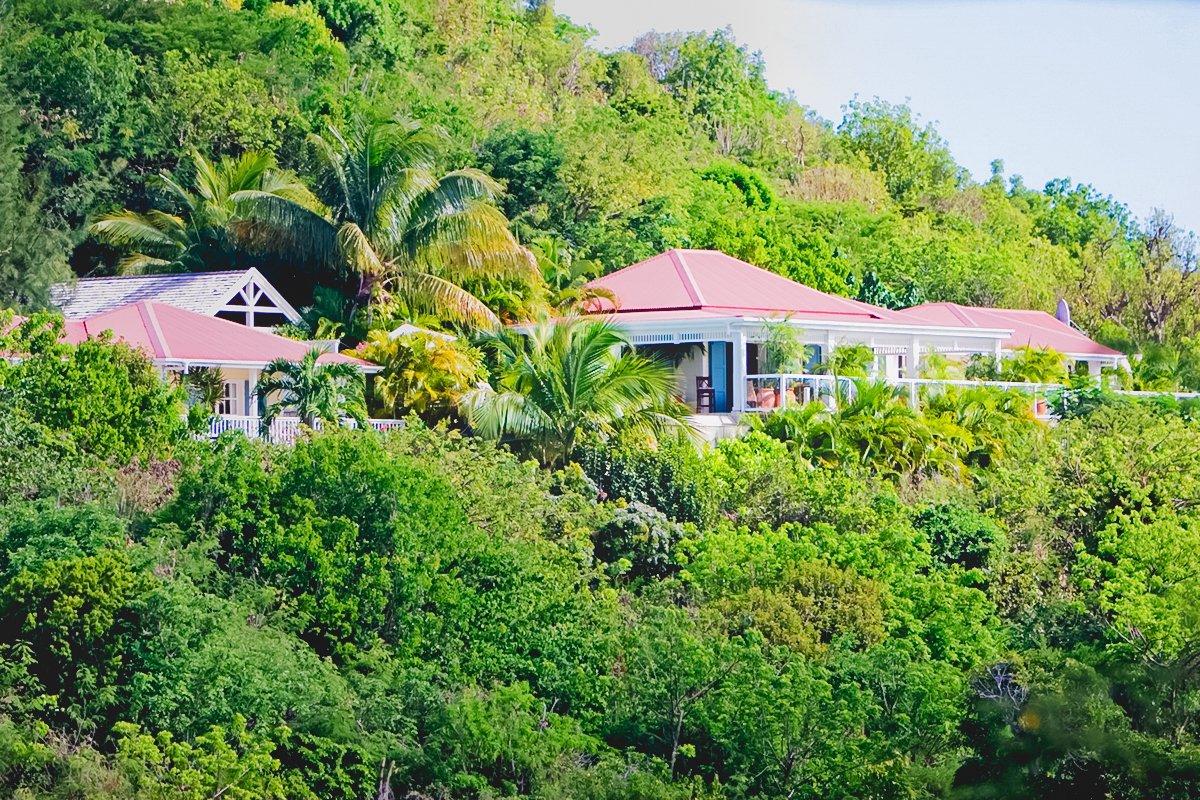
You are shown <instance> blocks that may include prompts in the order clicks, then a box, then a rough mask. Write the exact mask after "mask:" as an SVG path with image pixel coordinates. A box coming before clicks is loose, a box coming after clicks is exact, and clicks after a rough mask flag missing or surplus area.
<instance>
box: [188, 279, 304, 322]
mask: <svg viewBox="0 0 1200 800" xmlns="http://www.w3.org/2000/svg"><path fill="white" fill-rule="evenodd" d="M251 281H253V282H254V283H256V284H258V288H259V289H261V290H262V293H263V294H265V295H266V296H267V297H269V298H271V302H272V303H274V304H275V306H276V307H277V309H278V313H281V314H283V316H285V317H287V320H288V322H292V323H299V322H301V321H302V320H303V317H301V316H300V312H299V311H297V310H296V309H295V308H293V307H292V304H291V303H289V302H288V301H287V300H285V299H284V298H283V295H281V294H280V293H279V290H278V289H276V288H275V287H274V286H272V285H271V283H270V281H268V280H267V279H266V278H265V277H264V276H263V274H262V273H261V272H259V271H258V270H257V269H256V268H254V267H250V268H249V269H247V270H246V272H245V275H244V276H243V280H242V281H241V283H239V284H237V285H236V286H234V287H233V291H231V292H230V293H229V294H227V295H226V296H225V297H224V298H223V299H222V300H221V302H219V303H216V304H214V305H213V306H212V308H211V309H209V312H208V316H210V317H215V316H216V315H217V312H219V311H238V312H240V311H244V310H245V309H243V308H241V307H240V306H239V307H237V308H226V306H228V305H229V301H230V300H232V299H233V298H235V297H237V295H238V294H239V293H240V292H241V291H242V289H245V288H246V284H248V283H250V282H251ZM254 310H255V311H262V312H263V313H264V314H270V313H272V311H271V309H268V308H260V307H255V309H254Z"/></svg>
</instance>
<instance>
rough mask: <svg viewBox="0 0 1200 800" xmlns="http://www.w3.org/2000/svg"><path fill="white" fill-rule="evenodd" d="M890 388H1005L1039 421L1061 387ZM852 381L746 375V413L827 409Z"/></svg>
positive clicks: (919, 383) (929, 386) (919, 385)
mask: <svg viewBox="0 0 1200 800" xmlns="http://www.w3.org/2000/svg"><path fill="white" fill-rule="evenodd" d="M881 380H883V381H884V382H885V383H887V384H889V385H891V386H899V387H902V388H903V389H904V390H905V391H904V394H905V395H906V396H907V397H908V398H909V400H910V402H913V403H920V401H921V391H920V390H921V389H925V394H926V395H928V394H930V393H936V392H938V391H939V390H944V389H945V388H946V387H951V386H960V387H989V388H992V389H1005V390H1010V391H1015V392H1020V393H1022V394H1027V395H1029V401H1030V410H1031V411H1032V413H1033V416H1035V417H1037V418H1038V419H1043V420H1045V419H1049V418H1050V403H1049V394H1050V392H1053V391H1059V390H1062V389H1064V388H1067V387H1064V386H1062V385H1060V384H1056V383H1024V382H1021V381H971V380H939V379H937V378H881ZM857 391H858V390H857V386H856V384H855V379H853V378H843V377H836V378H835V377H834V376H833V375H808V374H800V373H795V374H784V373H778V374H770V375H747V376H746V409H745V410H746V411H752V412H767V411H774V410H775V409H780V408H788V407H790V406H796V405H804V404H806V403H809V402H811V401H813V400H819V401H821V402H822V403H824V404H825V405H826V406H827V407H828V408H829V409H830V410H834V409H836V408H837V407H838V404H839V403H841V402H842V401H843V400H851V401H852V400H853V399H854V397H855V395H856V393H857ZM1115 393H1116V394H1121V395H1129V396H1132V397H1155V396H1161V395H1167V396H1170V397H1174V398H1177V399H1179V398H1193V397H1200V392H1133V391H1116V392H1115Z"/></svg>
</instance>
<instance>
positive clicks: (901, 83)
mask: <svg viewBox="0 0 1200 800" xmlns="http://www.w3.org/2000/svg"><path fill="white" fill-rule="evenodd" d="M554 7H555V9H556V10H557V11H558V12H560V13H563V14H566V15H567V16H569V17H571V19H573V20H574V21H575V22H577V23H580V24H585V25H589V26H591V27H592V28H594V29H595V31H596V38H595V39H594V40H593V43H594V44H595V45H597V46H598V47H600V48H601V49H604V50H615V49H620V48H623V47H627V46H628V45H629V44H630V43H631V42H632V41H633V40H634V39H635V38H636V37H637V36H638V35H639V34H641V33H644V32H646V31H648V30H657V31H662V32H667V31H677V30H683V31H691V30H714V29H717V28H724V27H727V26H728V27H731V28H732V29H733V33H734V35H735V37H736V38H737V40H738V41H739V43H742V44H745V45H747V46H748V47H749V48H750V49H751V50H758V51H761V52H762V54H763V57H764V59H765V61H766V68H767V81H768V83H769V84H770V85H771V86H772V88H775V89H779V90H789V89H790V90H792V91H794V92H795V95H796V98H797V100H799V101H800V102H801V103H803V104H804V105H806V106H808V107H810V108H812V109H813V110H815V111H816V112H817V113H819V114H820V115H821V116H822V117H824V118H826V119H828V120H831V121H832V122H834V123H835V124H836V123H837V122H839V121H840V120H841V118H842V106H843V105H844V104H845V103H846V101H847V100H849V99H851V98H852V97H854V96H855V95H858V96H860V97H862V98H864V99H869V98H872V97H881V98H883V99H885V100H888V101H891V102H908V103H909V105H910V106H911V107H912V109H913V111H915V112H916V113H917V114H919V115H920V116H921V118H922V119H923V120H926V121H930V122H933V123H934V124H935V125H936V127H937V129H938V131H939V132H940V133H941V135H942V136H943V138H945V139H946V140H947V141H948V142H949V143H950V148H951V151H952V152H953V153H954V156H955V159H956V160H957V161H958V163H959V164H961V165H963V166H965V167H966V168H967V169H969V170H970V171H971V173H972V174H973V175H974V176H975V177H976V179H979V180H985V179H986V178H987V177H988V175H989V174H990V170H989V165H990V164H991V162H992V160H993V159H996V158H1000V159H1003V160H1004V164H1005V170H1006V173H1007V174H1009V175H1014V174H1015V175H1021V176H1022V177H1023V178H1024V180H1025V183H1026V185H1029V186H1034V187H1041V186H1042V185H1044V184H1045V183H1046V181H1048V180H1050V179H1052V178H1061V177H1066V178H1070V179H1072V180H1073V181H1075V182H1082V183H1090V184H1092V185H1093V186H1095V187H1096V189H1097V190H1099V191H1100V193H1101V194H1106V195H1108V194H1111V195H1112V196H1113V197H1115V198H1116V199H1117V200H1119V201H1121V202H1123V203H1125V204H1126V205H1128V206H1129V208H1130V209H1131V210H1132V211H1133V213H1134V214H1135V215H1137V216H1138V217H1141V218H1143V219H1144V218H1145V217H1147V216H1148V215H1149V214H1150V212H1151V210H1152V209H1154V208H1162V209H1165V210H1166V211H1168V212H1169V213H1172V214H1174V215H1175V219H1176V221H1177V222H1178V223H1179V224H1180V225H1181V226H1183V227H1184V228H1187V229H1190V230H1195V231H1200V84H1198V81H1200V2H1182V1H1181V0H1176V1H1174V2H1170V1H1168V0H1122V1H1118V0H1102V1H1101V2H1080V1H1079V0H1049V1H1048V2H1034V1H1033V0H1028V1H1026V0H962V2H953V1H952V0H892V1H891V2H887V1H886V0H842V1H841V2H831V1H829V0H825V1H820V0H737V2H730V0H724V2H718V1H717V0H556V2H555V4H554Z"/></svg>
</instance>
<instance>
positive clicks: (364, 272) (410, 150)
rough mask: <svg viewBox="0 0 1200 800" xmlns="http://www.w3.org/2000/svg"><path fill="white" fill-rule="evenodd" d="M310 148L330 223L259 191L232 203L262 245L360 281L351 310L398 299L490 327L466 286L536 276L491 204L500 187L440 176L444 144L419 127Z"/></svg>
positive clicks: (464, 173) (466, 173)
mask: <svg viewBox="0 0 1200 800" xmlns="http://www.w3.org/2000/svg"><path fill="white" fill-rule="evenodd" d="M309 142H310V144H311V145H312V149H313V151H314V153H315V155H316V169H315V173H314V179H315V191H316V194H317V197H319V198H320V199H321V201H322V202H323V203H324V204H325V205H326V206H327V207H328V213H327V214H325V213H321V212H317V211H313V210H312V209H310V208H306V207H305V206H304V205H303V204H299V203H295V202H292V201H291V200H289V199H288V198H282V197H279V196H276V195H272V194H268V193H264V192H259V191H243V192H238V193H236V194H235V195H234V199H235V200H236V201H237V202H238V203H239V206H240V207H241V208H243V209H244V210H245V213H246V215H247V217H248V218H249V219H250V220H251V221H252V222H253V223H255V224H256V226H257V229H258V231H259V234H260V236H261V237H262V241H264V242H266V243H268V244H269V245H270V246H272V247H273V248H274V249H277V250H279V251H285V252H289V253H291V254H293V255H295V256H298V257H300V258H302V259H306V260H311V261H316V262H318V263H323V264H326V265H328V266H329V267H331V268H333V269H336V270H337V271H338V272H339V273H340V274H341V275H342V276H343V277H346V278H352V279H354V280H355V281H356V284H357V286H356V289H355V293H354V304H355V308H362V307H365V306H367V305H368V304H369V303H370V302H371V301H372V300H373V299H375V300H378V301H380V302H382V303H383V304H384V305H385V306H386V305H387V304H388V302H389V300H392V299H394V300H395V301H398V302H400V303H402V304H403V305H404V306H406V307H407V309H408V310H409V312H410V313H411V312H413V311H414V310H421V309H435V310H436V311H437V312H439V313H440V314H442V315H443V316H444V317H445V318H446V319H451V320H455V321H460V322H466V323H472V324H479V325H483V326H488V327H491V326H494V325H495V324H496V323H497V319H496V316H495V314H493V313H492V311H491V310H490V309H489V308H488V307H487V306H486V305H485V304H484V303H483V302H482V301H480V300H479V299H478V298H477V297H475V296H474V295H472V294H471V293H470V292H469V291H467V290H465V289H463V288H462V283H463V282H465V281H470V280H479V279H483V278H487V277H496V276H503V275H512V276H519V275H528V274H531V273H536V267H535V266H534V264H533V260H532V256H531V255H530V253H529V251H528V250H526V249H525V248H524V247H522V246H521V245H520V244H518V243H517V241H516V239H515V238H514V237H513V235H512V233H511V232H510V231H509V229H508V221H507V220H506V219H505V218H504V215H503V214H502V213H501V212H500V210H499V209H498V208H497V207H496V206H495V205H494V204H493V202H494V201H495V199H496V198H497V197H498V196H499V194H500V186H499V184H497V183H496V182H495V181H494V180H492V179H491V178H490V177H488V176H487V175H486V174H484V173H483V172H480V171H479V170H475V169H459V170H453V171H451V172H448V173H445V174H444V175H438V174H437V173H436V172H435V167H436V163H437V154H438V141H437V139H436V138H435V137H434V136H433V135H432V134H431V133H430V132H429V131H427V130H425V129H424V128H422V127H421V125H420V124H419V123H416V122H410V121H396V122H375V123H371V124H366V125H360V126H358V127H356V128H355V129H354V130H352V131H351V132H350V133H349V134H344V133H343V132H341V131H339V130H338V129H336V128H330V130H329V133H328V134H327V135H325V136H317V135H315V134H314V135H311V136H310V137H309Z"/></svg>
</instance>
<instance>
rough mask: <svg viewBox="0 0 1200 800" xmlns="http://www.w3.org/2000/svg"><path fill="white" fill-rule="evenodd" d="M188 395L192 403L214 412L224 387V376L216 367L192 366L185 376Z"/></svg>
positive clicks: (210, 412) (211, 412)
mask: <svg viewBox="0 0 1200 800" xmlns="http://www.w3.org/2000/svg"><path fill="white" fill-rule="evenodd" d="M184 379H185V382H186V388H187V393H188V396H189V397H190V398H191V401H192V403H193V404H194V405H198V406H201V407H202V408H204V410H205V411H207V412H208V413H209V414H210V415H211V414H215V413H216V410H217V404H218V403H220V402H221V394H222V392H223V391H224V389H225V376H224V375H223V374H221V370H220V369H217V368H216V367H193V368H192V369H191V370H190V371H189V372H188V373H187V374H186V375H185V376H184Z"/></svg>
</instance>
